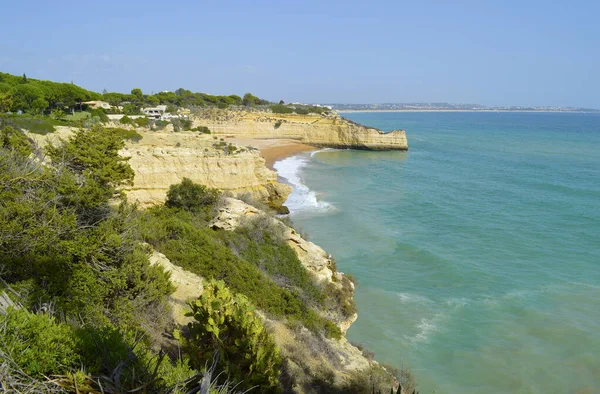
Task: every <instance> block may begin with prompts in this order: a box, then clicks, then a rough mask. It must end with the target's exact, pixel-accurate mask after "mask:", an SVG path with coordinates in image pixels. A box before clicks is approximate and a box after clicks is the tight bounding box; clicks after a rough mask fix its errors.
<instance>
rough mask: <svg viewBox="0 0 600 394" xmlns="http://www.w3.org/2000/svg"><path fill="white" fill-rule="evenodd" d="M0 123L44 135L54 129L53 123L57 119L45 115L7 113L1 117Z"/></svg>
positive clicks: (56, 122) (55, 122) (57, 122)
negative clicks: (0, 121)
mask: <svg viewBox="0 0 600 394" xmlns="http://www.w3.org/2000/svg"><path fill="white" fill-rule="evenodd" d="M2 123H4V124H7V125H11V126H13V127H15V128H17V129H23V130H27V131H29V132H30V133H34V134H40V135H46V134H48V133H53V132H54V131H56V128H55V127H54V125H55V124H61V123H60V122H59V121H56V120H54V119H51V118H49V117H45V116H31V115H8V116H3V117H2Z"/></svg>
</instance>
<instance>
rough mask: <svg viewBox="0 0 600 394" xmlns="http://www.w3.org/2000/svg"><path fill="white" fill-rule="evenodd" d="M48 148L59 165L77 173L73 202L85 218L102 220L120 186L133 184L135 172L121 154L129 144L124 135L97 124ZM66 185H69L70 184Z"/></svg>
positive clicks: (71, 186) (86, 219)
mask: <svg viewBox="0 0 600 394" xmlns="http://www.w3.org/2000/svg"><path fill="white" fill-rule="evenodd" d="M61 142H62V143H61V144H60V145H57V146H53V145H50V146H48V147H47V148H46V150H47V151H48V156H49V157H50V158H51V159H52V162H53V163H54V164H55V165H60V166H65V167H66V168H68V169H69V170H70V171H71V172H73V173H74V174H76V176H77V177H76V179H75V184H71V185H67V186H68V187H70V188H74V189H76V191H73V192H72V194H73V196H74V197H75V200H74V201H73V202H72V203H73V204H74V205H75V206H77V207H78V212H79V213H80V218H81V219H82V220H84V221H93V220H98V219H99V215H100V218H101V216H102V215H103V213H104V212H106V209H107V207H108V202H109V201H110V199H111V198H112V197H114V196H115V195H116V194H117V187H119V186H122V185H131V184H133V177H134V172H133V170H132V169H131V167H130V166H129V164H128V163H127V160H128V159H126V158H123V157H121V156H120V155H119V150H121V149H123V147H125V142H124V140H123V138H122V137H120V136H118V135H117V134H114V133H109V132H106V131H105V130H104V129H103V128H102V127H99V126H95V127H93V128H91V129H89V130H86V129H82V130H78V131H76V132H75V133H74V134H73V136H71V137H70V138H69V139H68V140H67V141H61ZM67 186H66V187H67Z"/></svg>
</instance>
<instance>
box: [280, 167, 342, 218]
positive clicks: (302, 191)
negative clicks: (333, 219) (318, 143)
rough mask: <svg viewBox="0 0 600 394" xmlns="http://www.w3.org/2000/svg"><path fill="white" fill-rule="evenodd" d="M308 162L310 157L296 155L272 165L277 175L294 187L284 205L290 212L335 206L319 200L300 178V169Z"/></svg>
mask: <svg viewBox="0 0 600 394" xmlns="http://www.w3.org/2000/svg"><path fill="white" fill-rule="evenodd" d="M311 157H312V156H311ZM309 162H310V158H309V157H308V156H306V155H298V156H292V157H288V158H286V159H283V160H281V161H278V162H276V163H275V164H274V165H273V167H274V168H275V170H276V171H277V173H278V174H279V176H280V177H282V178H284V179H285V180H286V181H287V182H288V183H289V184H290V185H292V186H293V188H294V191H293V192H292V194H290V196H289V197H288V199H287V201H286V202H285V205H286V206H287V207H288V208H289V209H290V211H292V212H299V211H320V212H328V211H332V210H334V209H335V207H334V206H333V205H331V204H330V203H328V202H327V201H322V200H319V198H318V196H317V193H315V192H314V191H313V190H310V189H309V188H308V186H306V185H305V184H304V182H303V180H302V175H301V174H302V170H303V169H304V168H305V167H306V166H307V165H308V164H309Z"/></svg>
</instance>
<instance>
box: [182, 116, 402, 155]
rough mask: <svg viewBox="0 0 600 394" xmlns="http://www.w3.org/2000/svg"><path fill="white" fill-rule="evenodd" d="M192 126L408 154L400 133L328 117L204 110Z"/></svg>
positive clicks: (214, 132) (232, 132)
mask: <svg viewBox="0 0 600 394" xmlns="http://www.w3.org/2000/svg"><path fill="white" fill-rule="evenodd" d="M193 120H194V125H195V126H207V127H208V128H209V129H210V130H211V131H212V133H213V134H217V135H230V136H235V137H246V138H269V139H278V138H285V139H295V140H298V141H299V142H302V143H305V144H309V145H314V146H319V147H330V148H350V149H367V150H408V141H407V139H406V133H405V132H404V130H394V131H391V132H389V133H384V132H382V131H381V130H378V129H375V128H372V127H366V126H363V125H359V124H357V123H354V122H351V121H349V120H347V119H344V118H342V117H341V116H339V115H337V114H335V113H334V114H332V115H326V116H323V115H297V114H273V113H270V112H256V111H244V110H231V109H215V108H211V109H205V110H201V111H199V112H198V113H197V114H196V116H195V117H193Z"/></svg>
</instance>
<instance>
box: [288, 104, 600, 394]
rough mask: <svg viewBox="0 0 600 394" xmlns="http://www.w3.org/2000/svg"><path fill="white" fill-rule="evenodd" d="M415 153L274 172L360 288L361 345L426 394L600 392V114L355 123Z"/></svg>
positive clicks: (362, 156) (336, 157) (378, 117)
mask: <svg viewBox="0 0 600 394" xmlns="http://www.w3.org/2000/svg"><path fill="white" fill-rule="evenodd" d="M345 116H347V117H348V118H350V119H352V120H354V121H356V122H360V123H363V124H366V125H369V126H375V127H379V128H381V129H383V130H392V129H395V128H403V129H405V130H406V131H407V135H408V138H409V144H410V151H409V152H363V151H348V150H345V151H340V150H325V151H321V152H318V153H316V154H313V155H312V156H309V155H305V156H298V157H294V158H288V159H286V160H284V161H282V162H279V163H277V165H276V167H277V168H278V170H279V173H280V176H282V177H285V178H287V180H288V181H289V182H290V183H292V184H293V185H295V186H296V191H295V192H294V194H293V195H292V196H291V197H290V200H289V201H288V204H289V206H290V208H291V209H292V219H293V221H294V222H295V223H296V224H297V225H299V227H301V228H302V229H303V230H305V231H307V232H308V233H309V234H310V235H311V240H312V241H314V242H315V243H317V244H319V245H321V246H322V247H323V248H324V249H325V250H327V251H328V252H330V253H332V254H333V255H334V256H335V257H336V259H337V262H338V267H339V269H340V270H341V271H344V272H350V273H352V274H354V275H355V276H356V277H357V278H358V281H359V286H358V288H357V291H356V301H357V303H358V308H359V319H358V321H357V322H356V323H355V324H354V325H353V326H352V327H351V328H350V330H349V332H348V336H349V339H350V340H351V341H354V342H358V343H361V344H364V345H366V346H367V347H368V348H369V349H370V350H372V351H374V352H375V354H376V357H377V359H378V360H380V361H383V362H387V363H391V364H396V365H404V366H406V367H409V368H410V369H412V371H413V372H414V374H415V375H416V377H417V379H418V382H419V387H420V390H421V393H431V392H433V391H435V392H436V393H449V394H450V393H599V392H600V115H597V114H550V113H546V114H535V113H353V114H346V115H345Z"/></svg>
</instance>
